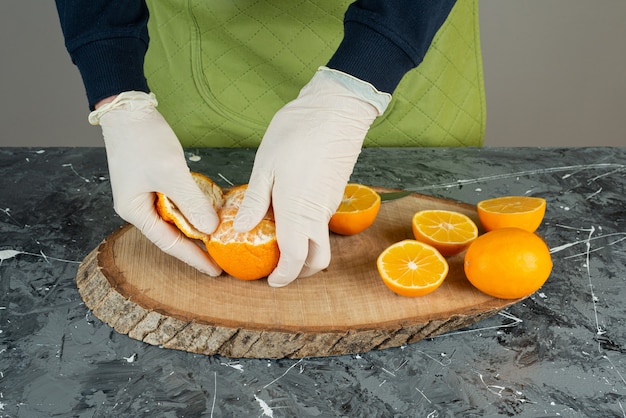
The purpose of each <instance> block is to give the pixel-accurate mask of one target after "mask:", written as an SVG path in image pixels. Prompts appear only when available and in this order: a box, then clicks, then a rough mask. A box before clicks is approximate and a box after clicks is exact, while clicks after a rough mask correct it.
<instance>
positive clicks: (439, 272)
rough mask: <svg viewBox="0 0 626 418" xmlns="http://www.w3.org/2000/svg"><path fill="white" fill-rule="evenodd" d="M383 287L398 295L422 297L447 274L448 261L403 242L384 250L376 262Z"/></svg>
mask: <svg viewBox="0 0 626 418" xmlns="http://www.w3.org/2000/svg"><path fill="white" fill-rule="evenodd" d="M376 267H377V268H378V272H379V273H380V277H381V278H382V280H383V282H384V283H385V285H386V286H387V287H388V288H389V289H391V290H392V291H393V292H395V293H397V294H398V295H401V296H410V297H415V296H423V295H426V294H428V293H430V292H432V291H434V290H436V289H437V288H438V287H439V286H440V285H441V284H442V283H443V281H444V279H445V278H446V276H447V275H448V269H449V267H448V262H447V261H446V259H445V258H444V257H443V256H442V255H441V254H440V253H439V251H437V250H436V249H435V248H434V247H432V246H430V245H428V244H425V243H423V242H420V241H416V240H409V239H407V240H403V241H400V242H397V243H395V244H392V245H390V246H389V247H387V248H386V249H385V250H383V252H381V253H380V255H379V256H378V259H377V260H376Z"/></svg>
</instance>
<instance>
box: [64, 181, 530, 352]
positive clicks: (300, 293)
mask: <svg viewBox="0 0 626 418" xmlns="http://www.w3.org/2000/svg"><path fill="white" fill-rule="evenodd" d="M380 190H382V189H379V191H380ZM382 191H391V190H382ZM422 209H448V210H455V211H459V212H462V213H465V214H467V215H469V216H470V217H471V218H473V219H474V220H475V221H476V222H478V221H477V215H476V212H475V207H474V206H472V205H468V204H464V203H460V202H455V201H450V200H444V199H438V198H433V197H429V196H424V195H419V194H411V195H409V196H407V197H404V198H401V199H398V200H393V201H388V202H383V204H382V205H381V209H380V212H379V215H378V217H377V219H376V222H375V223H374V224H373V225H372V226H371V227H370V228H368V229H367V230H366V231H364V232H362V233H360V234H357V235H354V236H340V235H335V234H331V248H332V261H331V264H330V266H329V267H328V268H327V269H326V270H324V271H322V272H320V273H318V274H316V275H314V276H311V277H307V278H302V279H298V280H296V281H295V282H293V283H291V284H290V285H288V286H286V287H282V288H272V287H270V286H269V285H268V284H267V280H265V279H261V280H257V281H251V282H249V281H241V280H237V279H235V278H232V277H230V276H227V275H222V276H220V277H217V278H214V277H209V276H206V275H203V274H201V273H199V272H198V271H196V270H195V269H193V268H192V267H189V266H188V265H186V264H184V263H182V262H180V261H178V260H177V259H175V258H173V257H171V256H169V255H167V254H165V253H163V252H162V251H160V250H159V249H158V248H157V247H156V246H154V245H153V244H152V243H151V242H149V241H148V240H147V239H146V238H144V237H143V235H142V234H141V233H140V232H139V231H138V230H137V229H135V228H134V227H132V226H130V225H126V226H124V227H122V228H121V229H119V230H118V231H116V232H114V233H113V234H111V235H110V236H109V237H108V238H107V239H105V240H104V241H103V242H102V243H101V244H100V245H99V246H98V247H97V248H96V249H94V250H93V251H92V252H91V253H90V254H89V255H88V256H87V257H86V258H85V260H84V261H83V263H82V264H81V265H80V267H79V269H78V274H77V278H76V281H77V285H78V290H79V292H80V294H81V296H82V298H83V300H84V301H85V304H86V305H87V307H88V308H90V309H91V310H93V313H94V315H95V316H97V317H98V318H100V319H101V320H102V321H104V322H106V323H107V324H109V325H110V326H112V327H113V328H114V329H115V330H116V331H118V332H120V333H122V334H128V335H129V336H130V337H131V338H134V339H138V340H141V341H144V342H146V343H149V344H155V345H160V346H162V347H165V348H173V349H179V350H185V351H189V352H193V353H202V354H207V355H213V354H220V355H223V356H228V357H237V358H239V357H255V358H283V357H291V358H298V357H310V356H330V355H339V354H348V353H363V352H367V351H370V350H375V349H384V348H389V347H397V346H401V345H403V344H410V343H413V342H416V341H418V340H421V339H423V338H427V337H432V336H435V335H437V334H441V333H445V332H447V331H451V330H454V329H458V328H461V327H464V326H467V325H470V324H472V323H474V322H476V321H479V320H481V319H483V318H486V317H488V316H491V315H493V314H495V313H497V312H498V311H499V310H501V309H503V308H505V307H507V306H509V305H511V304H513V303H516V302H518V301H519V300H502V299H495V298H493V297H490V296H487V295H485V294H483V293H481V292H480V291H478V290H476V289H475V288H474V287H473V286H472V285H471V284H470V283H469V282H468V280H467V279H466V277H465V274H464V272H463V255H464V253H461V254H458V255H456V256H453V257H450V258H448V262H449V264H450V272H449V274H448V277H447V278H446V280H445V281H444V284H443V285H442V286H441V287H440V288H439V289H437V290H436V291H435V292H433V293H431V294H429V295H426V296H422V297H418V298H408V297H402V296H398V295H396V294H395V293H393V292H391V291H390V290H389V289H388V288H387V287H386V286H385V285H384V284H383V282H382V280H381V279H380V277H379V275H378V271H377V269H376V258H377V257H378V255H379V254H380V252H381V251H382V250H383V249H385V248H386V247H387V246H389V245H391V244H392V243H395V242H397V241H400V240H403V239H406V238H413V236H412V230H411V218H412V216H413V214H414V213H415V212H416V211H418V210H422Z"/></svg>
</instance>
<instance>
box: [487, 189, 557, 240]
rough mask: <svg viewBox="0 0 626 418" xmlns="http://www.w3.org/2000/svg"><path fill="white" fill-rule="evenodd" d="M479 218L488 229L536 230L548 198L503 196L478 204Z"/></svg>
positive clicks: (544, 211)
mask: <svg viewBox="0 0 626 418" xmlns="http://www.w3.org/2000/svg"><path fill="white" fill-rule="evenodd" d="M476 210H477V212H478V219H480V223H481V224H482V226H483V228H485V230H486V231H493V230H494V229H499V228H509V227H513V228H522V229H525V230H527V231H530V232H535V231H536V230H537V228H538V227H539V225H541V221H542V220H543V217H544V215H545V213H546V200H545V199H543V198H541V197H530V196H502V197H496V198H493V199H488V200H483V201H480V202H478V204H477V205H476Z"/></svg>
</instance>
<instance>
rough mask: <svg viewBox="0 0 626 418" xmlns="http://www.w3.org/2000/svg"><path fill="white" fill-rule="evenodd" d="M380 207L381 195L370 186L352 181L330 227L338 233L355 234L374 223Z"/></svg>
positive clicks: (329, 224) (332, 218)
mask: <svg viewBox="0 0 626 418" xmlns="http://www.w3.org/2000/svg"><path fill="white" fill-rule="evenodd" d="M379 209H380V195H379V194H378V193H376V191H375V190H373V189H372V188H370V187H367V186H364V185H362V184H356V183H350V184H348V185H347V186H346V188H345V191H344V194H343V199H342V200H341V203H340V205H339V208H337V211H336V212H335V214H334V215H333V216H332V217H331V218H330V222H329V223H328V228H329V229H330V230H331V231H333V232H334V233H336V234H341V235H354V234H358V233H359V232H361V231H364V230H365V229H367V228H369V227H370V225H372V224H373V223H374V220H375V219H376V215H378V210H379Z"/></svg>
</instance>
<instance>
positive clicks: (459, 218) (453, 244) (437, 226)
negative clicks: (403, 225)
mask: <svg viewBox="0 0 626 418" xmlns="http://www.w3.org/2000/svg"><path fill="white" fill-rule="evenodd" d="M411 223H412V227H413V235H414V236H415V239H416V240H418V241H422V242H424V243H426V244H429V245H432V246H433V247H435V248H436V249H437V250H439V252H440V253H441V254H442V255H444V256H446V257H447V256H451V255H454V254H458V253H460V252H461V251H463V250H464V249H465V248H467V246H468V245H469V244H470V243H471V242H472V241H474V240H475V239H476V237H477V236H478V227H477V226H476V224H475V223H474V221H472V220H471V219H470V218H469V217H468V216H466V215H464V214H462V213H459V212H453V211H448V210H422V211H419V212H416V213H415V215H413V219H412V222H411Z"/></svg>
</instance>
